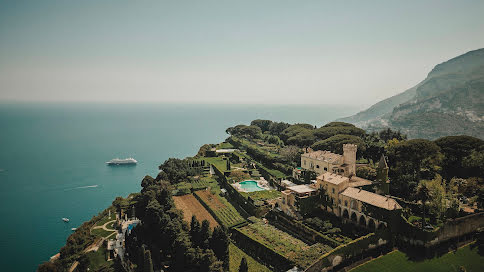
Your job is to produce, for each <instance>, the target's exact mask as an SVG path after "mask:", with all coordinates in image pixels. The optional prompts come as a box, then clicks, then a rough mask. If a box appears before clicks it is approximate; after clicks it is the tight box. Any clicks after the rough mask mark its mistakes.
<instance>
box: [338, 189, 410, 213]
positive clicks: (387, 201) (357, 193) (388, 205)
mask: <svg viewBox="0 0 484 272" xmlns="http://www.w3.org/2000/svg"><path fill="white" fill-rule="evenodd" d="M341 195H344V196H347V197H350V198H353V199H356V200H359V201H361V202H364V203H367V204H370V205H373V206H376V207H379V208H382V209H386V210H397V209H401V208H402V206H400V204H398V202H397V201H395V200H394V199H393V198H389V197H385V196H382V195H379V194H375V193H372V192H368V191H365V190H361V189H356V188H353V187H348V188H346V189H345V190H344V191H343V192H342V193H341Z"/></svg>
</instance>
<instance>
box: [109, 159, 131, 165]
mask: <svg viewBox="0 0 484 272" xmlns="http://www.w3.org/2000/svg"><path fill="white" fill-rule="evenodd" d="M137 163H138V161H137V160H135V159H133V158H126V159H119V158H116V159H112V160H110V161H108V162H106V164H107V165H130V164H137Z"/></svg>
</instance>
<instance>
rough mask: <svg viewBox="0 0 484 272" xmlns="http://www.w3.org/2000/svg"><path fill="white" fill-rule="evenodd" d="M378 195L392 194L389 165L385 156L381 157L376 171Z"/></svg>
mask: <svg viewBox="0 0 484 272" xmlns="http://www.w3.org/2000/svg"><path fill="white" fill-rule="evenodd" d="M375 181H376V182H377V187H378V190H377V193H378V194H383V195H388V194H390V180H389V179H388V165H387V161H386V159H385V156H383V155H381V158H380V162H378V168H377V169H376V180H375Z"/></svg>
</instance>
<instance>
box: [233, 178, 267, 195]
mask: <svg viewBox="0 0 484 272" xmlns="http://www.w3.org/2000/svg"><path fill="white" fill-rule="evenodd" d="M239 184H240V187H241V188H242V189H244V190H246V191H247V192H255V191H264V190H265V189H264V188H262V187H259V185H257V181H255V180H246V181H242V182H239Z"/></svg>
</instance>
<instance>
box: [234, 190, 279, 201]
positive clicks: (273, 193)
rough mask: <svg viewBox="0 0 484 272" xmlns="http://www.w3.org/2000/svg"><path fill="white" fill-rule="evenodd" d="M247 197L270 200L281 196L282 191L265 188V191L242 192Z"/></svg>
mask: <svg viewBox="0 0 484 272" xmlns="http://www.w3.org/2000/svg"><path fill="white" fill-rule="evenodd" d="M240 194H241V195H243V196H244V197H245V198H247V197H250V198H252V199H253V200H268V199H275V198H278V197H280V196H281V192H279V191H277V190H264V191H255V192H250V193H245V192H241V193H240Z"/></svg>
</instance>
